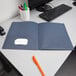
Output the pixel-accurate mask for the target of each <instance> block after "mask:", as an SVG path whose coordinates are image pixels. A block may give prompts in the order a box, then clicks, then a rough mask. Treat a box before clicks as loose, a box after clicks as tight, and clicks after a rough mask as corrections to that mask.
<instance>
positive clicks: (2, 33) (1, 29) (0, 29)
mask: <svg viewBox="0 0 76 76" xmlns="http://www.w3.org/2000/svg"><path fill="white" fill-rule="evenodd" d="M0 35H1V36H3V35H5V31H4V28H3V27H1V26H0Z"/></svg>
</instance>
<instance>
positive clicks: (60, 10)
mask: <svg viewBox="0 0 76 76" xmlns="http://www.w3.org/2000/svg"><path fill="white" fill-rule="evenodd" d="M70 9H72V7H70V6H67V5H65V4H61V5H59V6H57V7H55V8H53V9H51V10H49V11H46V12H43V13H42V14H40V15H39V17H40V18H42V19H44V20H46V21H51V20H53V19H55V18H57V17H58V16H60V15H62V14H64V13H66V12H67V11H69V10H70Z"/></svg>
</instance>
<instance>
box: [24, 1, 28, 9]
mask: <svg viewBox="0 0 76 76" xmlns="http://www.w3.org/2000/svg"><path fill="white" fill-rule="evenodd" d="M24 9H25V10H28V9H27V5H26V3H25V2H24Z"/></svg>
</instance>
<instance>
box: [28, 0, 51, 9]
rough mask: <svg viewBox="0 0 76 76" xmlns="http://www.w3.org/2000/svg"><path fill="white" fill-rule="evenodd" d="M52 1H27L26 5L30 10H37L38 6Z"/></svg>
mask: <svg viewBox="0 0 76 76" xmlns="http://www.w3.org/2000/svg"><path fill="white" fill-rule="evenodd" d="M50 1H52V0H28V5H29V8H30V9H34V8H37V7H39V6H42V5H44V4H46V3H48V2H50Z"/></svg>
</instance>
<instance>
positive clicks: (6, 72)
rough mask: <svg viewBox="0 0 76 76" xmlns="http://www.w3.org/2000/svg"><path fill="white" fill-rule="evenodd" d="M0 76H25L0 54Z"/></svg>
mask: <svg viewBox="0 0 76 76" xmlns="http://www.w3.org/2000/svg"><path fill="white" fill-rule="evenodd" d="M0 76H23V75H22V74H21V73H20V72H19V71H18V70H17V69H16V68H15V67H14V66H13V65H12V64H11V63H10V62H9V61H8V59H7V58H6V57H5V56H4V55H3V54H2V53H1V52H0Z"/></svg>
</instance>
